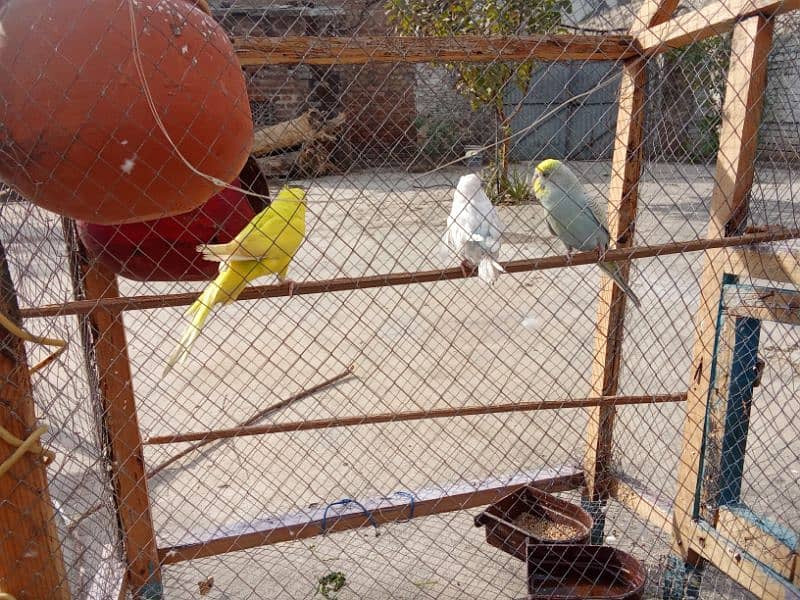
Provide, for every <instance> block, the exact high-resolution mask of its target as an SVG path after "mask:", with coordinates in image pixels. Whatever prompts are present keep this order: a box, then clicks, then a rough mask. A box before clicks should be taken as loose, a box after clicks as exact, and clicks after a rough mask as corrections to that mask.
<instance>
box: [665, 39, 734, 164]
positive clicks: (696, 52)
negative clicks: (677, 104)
mask: <svg viewBox="0 0 800 600" xmlns="http://www.w3.org/2000/svg"><path fill="white" fill-rule="evenodd" d="M729 56H730V36H716V37H712V38H708V39H705V40H701V41H699V42H695V43H693V44H689V45H688V46H686V47H684V48H676V49H674V50H670V51H669V52H667V53H665V55H664V61H665V65H666V69H665V71H666V72H667V73H670V74H671V75H672V76H673V77H675V76H678V77H680V80H681V81H682V82H683V88H684V89H679V90H678V93H679V94H686V93H687V92H689V93H690V98H691V99H692V102H693V103H694V106H695V109H696V111H697V113H696V114H699V117H698V118H697V121H696V127H697V130H696V131H695V132H693V134H692V135H690V136H686V137H683V138H681V139H680V140H679V144H680V149H681V152H682V153H683V155H684V156H685V157H686V158H687V159H689V160H690V161H692V162H705V161H708V160H710V159H713V158H714V157H715V156H716V154H717V151H718V150H719V129H720V125H721V124H722V101H723V96H724V93H725V80H726V73H727V66H728V60H729Z"/></svg>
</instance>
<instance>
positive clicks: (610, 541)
mask: <svg viewBox="0 0 800 600" xmlns="http://www.w3.org/2000/svg"><path fill="white" fill-rule="evenodd" d="M616 541H617V538H616V536H614V535H607V536H606V544H613V543H614V542H616Z"/></svg>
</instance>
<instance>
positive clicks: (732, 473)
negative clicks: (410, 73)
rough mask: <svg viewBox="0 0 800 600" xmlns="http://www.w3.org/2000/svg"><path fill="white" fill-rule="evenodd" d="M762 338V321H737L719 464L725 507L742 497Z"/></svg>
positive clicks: (744, 319)
mask: <svg viewBox="0 0 800 600" xmlns="http://www.w3.org/2000/svg"><path fill="white" fill-rule="evenodd" d="M760 335H761V321H759V320H758V319H750V318H740V319H736V337H735V342H734V348H733V359H732V364H731V375H730V386H729V388H728V408H727V412H726V414H725V433H724V435H723V438H722V456H721V463H720V478H721V481H720V492H719V503H720V504H722V505H725V504H733V503H736V502H738V501H739V499H740V497H741V493H742V477H743V475H744V460H745V450H746V448H747V434H748V431H749V430H750V408H751V406H752V403H753V384H754V383H755V380H756V361H757V359H758V342H759V338H760Z"/></svg>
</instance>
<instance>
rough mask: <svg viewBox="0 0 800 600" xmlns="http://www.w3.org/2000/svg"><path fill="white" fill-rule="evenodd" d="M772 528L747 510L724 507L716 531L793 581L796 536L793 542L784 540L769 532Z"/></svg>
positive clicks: (721, 509)
mask: <svg viewBox="0 0 800 600" xmlns="http://www.w3.org/2000/svg"><path fill="white" fill-rule="evenodd" d="M771 525H772V524H770V523H766V522H764V521H763V519H761V518H760V517H758V516H757V515H754V514H753V513H752V511H750V510H748V509H746V508H744V507H738V506H737V507H730V506H723V507H721V508H720V509H719V515H718V519H717V527H716V529H717V531H719V533H720V535H722V536H723V537H725V538H727V539H729V540H731V541H732V542H735V543H736V544H737V545H738V546H739V547H740V548H742V549H743V550H745V551H746V552H747V553H748V554H749V555H751V556H752V557H753V558H755V559H756V560H758V561H760V562H762V563H764V564H765V565H767V566H768V567H770V568H771V569H772V570H774V571H775V572H776V573H778V574H779V575H781V576H782V577H785V578H787V579H791V577H792V573H793V571H794V560H795V546H796V545H797V537H796V536H794V535H791V536H790V537H792V538H793V539H792V540H791V541H786V540H781V539H779V538H778V536H776V535H773V533H771V532H770V531H769V530H768V529H769V528H770V526H771ZM787 534H788V532H787ZM786 537H789V536H786Z"/></svg>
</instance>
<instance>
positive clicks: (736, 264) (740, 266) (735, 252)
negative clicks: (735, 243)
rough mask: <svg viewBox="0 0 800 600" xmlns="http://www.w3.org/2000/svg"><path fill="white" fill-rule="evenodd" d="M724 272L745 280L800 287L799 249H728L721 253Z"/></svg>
mask: <svg viewBox="0 0 800 600" xmlns="http://www.w3.org/2000/svg"><path fill="white" fill-rule="evenodd" d="M720 260H722V261H724V264H725V270H726V271H727V272H729V273H733V274H735V275H738V276H740V277H742V278H745V279H766V280H768V281H774V282H778V283H791V284H792V285H795V286H798V287H800V248H798V249H797V250H795V251H792V250H789V249H784V248H780V249H773V248H771V247H769V246H765V247H760V246H754V247H751V248H730V249H727V250H725V251H724V252H721V257H720Z"/></svg>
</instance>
